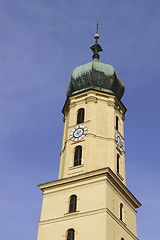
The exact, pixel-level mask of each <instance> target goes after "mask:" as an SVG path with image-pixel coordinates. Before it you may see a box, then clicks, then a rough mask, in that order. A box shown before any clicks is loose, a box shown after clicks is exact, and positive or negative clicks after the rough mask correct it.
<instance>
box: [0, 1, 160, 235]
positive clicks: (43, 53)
mask: <svg viewBox="0 0 160 240" xmlns="http://www.w3.org/2000/svg"><path fill="white" fill-rule="evenodd" d="M159 10H160V2H159V1H158V0H121V1H118V0H107V1H106V0H99V1H96V0H85V1H83V0H81V1H80V0H68V1H66V0H59V1H53V0H52V1H51V0H45V1H44V0H27V1H25V0H16V1H12V0H0V32H1V37H0V113H1V117H0V133H1V134H0V163H1V167H0V185H1V186H0V188H1V198H0V208H1V210H0V212H1V214H0V216H1V217H0V225H1V233H0V236H1V239H5V240H9V239H16V240H20V239H23V240H28V239H36V238H37V232H38V224H37V222H38V221H39V219H40V212H41V203H42V196H41V192H40V190H39V188H38V187H37V185H38V184H40V183H43V182H48V181H52V180H56V179H57V177H58V168H59V160H60V156H59V154H60V151H61V141H62V134H63V116H62V113H61V109H62V107H63V104H64V102H65V99H66V96H65V91H66V87H67V84H68V82H69V79H70V76H71V73H72V71H73V69H74V68H75V67H76V66H79V65H81V64H85V63H87V62H89V61H91V60H92V53H91V50H90V49H89V47H90V46H91V45H92V44H93V43H94V38H93V36H94V33H95V30H96V21H97V20H98V21H99V25H100V28H99V33H100V40H99V42H100V44H101V45H102V47H103V50H104V51H103V52H101V54H100V55H101V57H100V61H102V62H104V63H109V64H111V65H113V66H114V68H115V70H116V72H117V74H118V75H119V77H120V78H121V79H122V81H123V82H124V85H125V89H126V90H125V94H124V97H123V98H122V102H123V103H124V105H125V106H126V107H127V109H128V111H127V113H126V120H125V150H126V176H127V187H128V188H129V189H130V190H131V192H132V193H133V194H134V195H135V196H136V197H137V198H138V200H139V201H140V202H142V207H141V208H140V209H139V210H138V214H137V228H138V237H139V239H145V240H150V239H155V240H156V239H159V219H160V188H159V182H160V174H159V169H160V162H159V142H158V141H159V135H160V129H159V119H160V110H159V88H160V80H159V78H160V70H159V69H160V68H159V64H160V52H159V42H160V30H159V22H160V15H159Z"/></svg>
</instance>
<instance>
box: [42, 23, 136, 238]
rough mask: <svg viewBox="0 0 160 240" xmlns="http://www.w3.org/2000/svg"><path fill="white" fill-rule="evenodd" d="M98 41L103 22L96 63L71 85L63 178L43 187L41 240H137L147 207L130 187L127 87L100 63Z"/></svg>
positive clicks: (80, 70)
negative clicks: (139, 217) (126, 140)
mask: <svg viewBox="0 0 160 240" xmlns="http://www.w3.org/2000/svg"><path fill="white" fill-rule="evenodd" d="M98 38H99V34H98V24H97V32H96V34H95V44H94V45H93V46H91V50H92V51H93V61H92V62H89V63H87V64H84V65H81V66H79V67H76V68H75V69H74V70H73V72H72V75H71V79H70V81H69V83H68V87H67V91H66V95H67V99H66V102H65V104H64V107H63V110H62V112H63V114H64V131H63V141H62V150H61V159H60V168H59V178H58V180H57V181H53V182H48V183H44V184H40V185H39V187H40V189H41V190H42V191H43V204H42V212H41V220H40V222H39V231H38V240H51V239H57V240H61V239H62V240H85V239H92V240H97V239H99V240H101V239H103V240H104V239H106V240H115V239H119V240H122V239H124V240H125V239H126V240H131V239H137V226H136V209H137V208H139V207H140V206H141V204H140V202H139V201H138V200H137V199H136V198H135V197H134V196H133V194H132V193H131V192H130V191H129V190H128V189H127V187H126V177H125V148H124V126H123V122H124V119H125V112H126V108H125V106H124V105H123V103H122V102H121V98H122V96H123V93H124V85H123V82H122V81H121V79H120V78H119V77H118V75H117V73H116V72H115V70H114V68H113V66H111V65H109V64H104V63H101V62H100V61H99V54H98V53H99V52H100V51H102V47H101V46H100V45H99V43H98Z"/></svg>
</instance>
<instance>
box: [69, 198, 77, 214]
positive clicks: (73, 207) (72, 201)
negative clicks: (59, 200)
mask: <svg viewBox="0 0 160 240" xmlns="http://www.w3.org/2000/svg"><path fill="white" fill-rule="evenodd" d="M76 208H77V196H76V195H72V196H70V203H69V212H70V213H72V212H76Z"/></svg>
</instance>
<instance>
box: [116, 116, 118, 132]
mask: <svg viewBox="0 0 160 240" xmlns="http://www.w3.org/2000/svg"><path fill="white" fill-rule="evenodd" d="M118 120H119V119H118V117H117V116H116V129H117V130H118Z"/></svg>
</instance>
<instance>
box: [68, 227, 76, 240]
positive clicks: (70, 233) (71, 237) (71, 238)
mask: <svg viewBox="0 0 160 240" xmlns="http://www.w3.org/2000/svg"><path fill="white" fill-rule="evenodd" d="M74 233H75V231H74V229H73V228H70V229H68V231H67V240H74Z"/></svg>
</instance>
